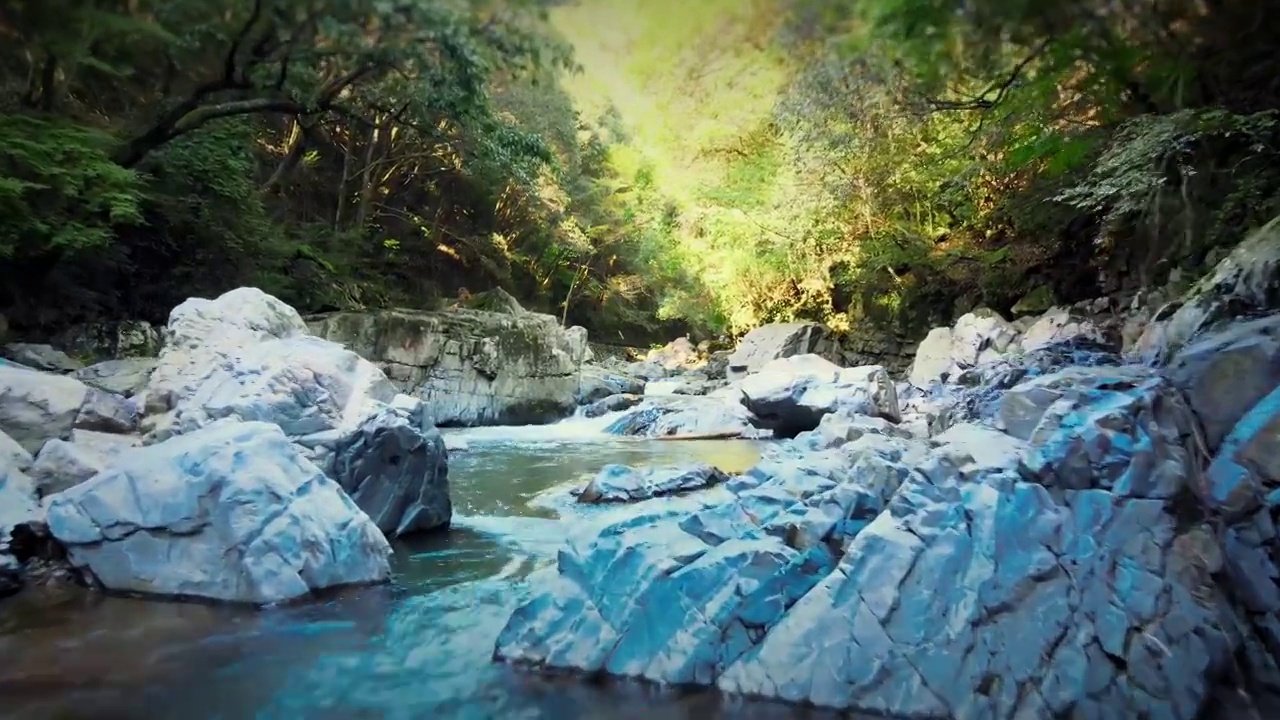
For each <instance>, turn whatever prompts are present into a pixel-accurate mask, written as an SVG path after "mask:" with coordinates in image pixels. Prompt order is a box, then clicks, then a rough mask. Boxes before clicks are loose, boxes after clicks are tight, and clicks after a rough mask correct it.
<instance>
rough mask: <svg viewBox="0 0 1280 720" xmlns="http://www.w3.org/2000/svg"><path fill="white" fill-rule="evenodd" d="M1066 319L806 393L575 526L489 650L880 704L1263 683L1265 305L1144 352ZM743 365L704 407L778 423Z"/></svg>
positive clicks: (1268, 634)
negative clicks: (873, 381) (793, 413)
mask: <svg viewBox="0 0 1280 720" xmlns="http://www.w3.org/2000/svg"><path fill="white" fill-rule="evenodd" d="M1051 312H1053V311H1051ZM1073 318H1074V316H1072V315H1070V314H1062V313H1057V314H1052V315H1051V316H1050V317H1049V319H1048V320H1044V323H1043V326H1042V327H1041V328H1040V329H1039V330H1036V331H1035V332H1032V331H1031V329H1034V328H1036V323H1038V322H1041V320H1043V318H1041V320H1037V319H1034V318H1033V319H1031V321H1030V322H1029V323H1028V324H1026V325H1024V328H1023V330H1022V331H1019V330H1018V329H1017V328H1012V326H1009V327H1006V325H1007V324H1003V321H1001V320H999V318H994V317H991V316H989V315H987V316H982V315H979V316H977V317H976V318H975V319H974V320H973V321H972V322H970V323H968V324H967V326H962V327H960V328H959V329H948V333H947V335H948V337H946V338H945V340H946V343H945V353H943V352H942V351H939V353H938V357H936V358H933V360H930V358H929V357H927V356H926V358H925V360H926V361H931V362H934V365H935V367H937V368H941V369H937V370H936V375H937V377H935V376H934V375H935V371H934V370H929V371H928V372H927V373H922V375H927V376H928V381H927V382H923V383H922V387H911V386H897V387H896V388H894V404H895V405H896V406H897V408H898V411H899V412H898V416H899V417H896V418H889V417H885V415H886V413H882V412H880V411H879V408H878V407H877V403H875V402H869V403H868V402H863V403H847V404H837V405H835V406H832V407H830V408H826V409H825V411H824V412H820V413H815V415H816V417H806V418H805V421H804V422H803V423H795V424H794V425H793V427H797V428H801V429H802V430H803V431H801V432H799V433H798V434H796V436H795V438H794V440H789V441H784V442H782V443H780V444H778V445H776V446H774V447H773V449H772V450H771V451H770V452H769V453H767V454H766V456H765V457H764V458H763V459H762V460H761V462H760V463H758V464H757V465H756V466H755V467H754V468H752V469H750V470H748V471H746V472H745V473H742V474H740V475H737V476H733V477H730V478H729V479H728V480H727V481H726V482H725V483H723V484H722V490H723V492H724V494H722V495H715V494H708V495H705V496H702V503H701V504H694V505H683V506H680V507H674V506H673V507H671V508H668V509H661V510H655V509H654V508H653V507H650V506H646V507H645V508H644V509H643V510H642V511H641V510H638V511H637V512H636V513H633V514H632V515H630V516H626V517H624V518H623V519H619V520H617V521H616V522H613V523H611V524H609V525H607V526H606V527H603V528H602V529H600V530H598V531H597V532H593V533H588V534H585V535H581V536H577V537H574V538H571V539H570V540H569V541H568V542H567V543H566V544H565V545H564V546H563V547H562V548H561V550H560V552H559V554H558V556H557V560H556V564H555V566H554V568H552V569H550V570H549V571H548V572H547V573H546V574H545V576H542V577H540V578H539V579H538V582H537V584H535V586H534V587H535V588H536V591H535V592H534V593H533V594H532V595H531V597H530V598H529V599H528V600H527V601H525V602H524V603H523V604H522V605H521V606H520V607H519V608H518V609H517V610H516V611H515V612H514V613H513V614H512V616H511V618H510V619H509V621H508V623H507V625H506V627H505V628H504V630H503V632H502V634H501V635H500V637H499V638H498V640H497V643H496V650H495V652H496V657H498V658H499V659H501V660H504V661H507V662H511V663H514V664H517V665H520V666H525V667H535V668H544V669H562V670H563V669H568V670H576V671H582V672H589V673H601V672H602V673H606V674H609V675H616V676H623V677H631V678H638V679H643V680H648V681H652V682H657V683H662V684H694V685H705V686H714V687H717V688H719V689H721V690H723V691H725V692H729V693H735V694H745V695H751V696H761V697H767V698H773V699H779V700H784V701H788V702H794V703H801V704H808V705H817V706H822V707H829V708H835V709H840V710H847V711H853V712H860V713H871V714H875V715H877V716H885V717H897V718H949V719H956V720H961V719H963V720H969V719H971V718H972V719H974V720H976V719H978V718H984V719H985V718H1007V719H1009V720H1013V719H1015V718H1039V717H1072V718H1097V719H1099V720H1101V719H1104V718H1117V719H1118V718H1127V717H1152V718H1162V719H1166V718H1167V719H1171V720H1182V719H1185V720H1192V719H1194V718H1202V717H1211V716H1213V712H1215V711H1217V710H1221V708H1222V707H1225V706H1224V705H1223V703H1224V701H1223V698H1226V697H1231V698H1239V697H1244V698H1246V699H1247V700H1248V702H1250V703H1252V702H1255V701H1261V700H1262V699H1263V698H1264V696H1267V695H1268V693H1269V691H1268V688H1280V667H1278V666H1277V663H1276V661H1275V660H1274V651H1273V649H1272V648H1273V646H1274V643H1273V642H1272V640H1271V639H1272V638H1274V637H1280V632H1278V631H1280V615H1277V613H1280V562H1278V561H1277V560H1275V558H1280V536H1278V534H1277V532H1276V530H1275V527H1276V526H1275V522H1276V520H1277V519H1278V517H1280V465H1277V462H1276V460H1275V458H1277V457H1280V446H1278V445H1277V441H1276V438H1277V437H1280V419H1278V418H1280V390H1277V389H1276V386H1277V385H1280V378H1275V377H1274V376H1273V374H1274V372H1275V368H1276V367H1277V364H1276V359H1275V356H1276V352H1275V348H1273V347H1272V345H1274V343H1273V342H1272V340H1273V339H1274V333H1273V330H1272V328H1273V327H1274V325H1275V321H1274V318H1272V319H1259V320H1249V319H1247V318H1246V319H1243V320H1236V321H1235V322H1227V321H1222V322H1218V323H1217V324H1215V325H1214V327H1213V330H1212V331H1211V332H1208V333H1202V334H1200V335H1198V336H1196V337H1195V338H1192V339H1191V341H1190V342H1188V343H1184V344H1183V345H1182V346H1179V348H1178V350H1177V352H1176V353H1174V352H1171V353H1170V355H1169V356H1170V357H1171V358H1172V360H1171V362H1170V363H1169V364H1168V366H1167V367H1159V368H1156V367H1149V366H1145V365H1140V364H1133V363H1131V362H1129V361H1127V360H1126V359H1125V358H1123V357H1121V356H1120V355H1119V354H1117V353H1116V344H1115V343H1114V339H1113V338H1109V337H1106V336H1105V334H1104V333H1103V332H1101V331H1100V330H1099V329H1098V328H1096V327H1095V326H1092V325H1090V324H1089V323H1087V322H1083V321H1077V320H1075V319H1073ZM939 335H941V334H939ZM941 345H942V343H941V341H939V346H941ZM943 360H945V365H946V366H945V368H943V367H942V364H943V363H942V361H943ZM836 370H837V372H844V371H843V370H840V369H839V368H837V369H836ZM753 377H755V376H753V375H748V376H747V377H746V378H745V379H743V380H740V381H738V382H736V383H734V384H731V385H730V386H729V387H728V388H725V389H724V390H723V391H717V392H715V393H713V394H712V396H711V397H710V398H707V399H711V400H718V401H722V402H725V403H731V400H732V394H733V393H734V392H738V393H741V392H742V391H743V389H744V388H750V387H752V385H753V384H755V385H758V386H759V388H760V389H759V390H757V391H756V395H755V398H754V399H753V398H752V396H751V394H750V391H749V390H748V392H747V393H746V398H747V399H745V400H743V401H741V403H742V405H743V406H744V408H743V409H745V410H747V411H748V413H749V415H748V416H747V421H748V422H750V423H753V424H754V425H761V424H768V420H764V422H762V420H763V419H764V418H770V417H777V416H778V415H780V413H779V412H776V411H770V410H769V409H767V408H765V407H764V405H763V404H762V402H761V401H762V400H764V399H765V398H769V399H771V400H772V401H776V402H783V401H785V403H787V405H788V407H796V408H803V407H805V403H804V401H803V399H802V398H803V397H804V395H805V393H806V392H810V390H809V389H807V387H806V385H805V383H798V384H796V383H792V384H788V383H785V382H779V381H777V380H776V379H775V380H769V379H767V378H764V377H760V378H758V379H756V380H753V379H752V378H753ZM944 378H945V381H943V379H944ZM1229 378H1230V379H1234V380H1235V386H1232V380H1230V379H1229ZM808 382H809V383H810V384H811V385H810V386H811V387H815V388H817V387H825V388H834V387H837V386H838V383H837V381H836V380H835V377H834V376H833V377H830V378H828V377H826V376H824V377H823V378H822V379H821V380H819V381H813V380H810V381H808ZM775 386H776V387H775ZM857 395H858V393H856V392H848V391H847V390H846V392H843V393H841V394H840V397H842V398H847V397H853V396H857ZM654 400H657V398H653V399H650V400H646V403H642V404H641V405H638V406H637V407H636V408H635V409H633V410H632V411H631V412H633V413H637V412H639V413H644V412H649V413H656V412H657V407H656V406H654V405H651V404H650V403H652V402H653V401H654ZM663 400H664V401H667V402H670V400H669V399H667V398H663ZM646 405H648V407H646ZM877 415H879V417H877ZM664 416H665V415H664ZM630 417H631V418H632V420H630V421H628V422H639V420H638V418H639V415H632V416H630ZM624 419H625V418H624ZM775 422H776V421H775ZM650 424H652V423H650ZM630 472H633V471H631V470H627V473H630ZM619 475H620V476H624V477H626V476H627V475H626V474H625V473H623V472H622V471H621V470H620V471H619ZM620 495H624V496H625V494H624V493H620ZM1242 688H1243V690H1242ZM1241 692H1243V693H1244V694H1243V695H1241ZM1215 709H1216V710H1215ZM1218 716H1219V717H1220V716H1221V714H1220V713H1219V715H1218Z"/></svg>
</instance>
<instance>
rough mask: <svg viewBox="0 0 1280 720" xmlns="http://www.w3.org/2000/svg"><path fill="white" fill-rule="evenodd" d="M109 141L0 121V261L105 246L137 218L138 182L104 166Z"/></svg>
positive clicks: (27, 120) (68, 126)
mask: <svg viewBox="0 0 1280 720" xmlns="http://www.w3.org/2000/svg"><path fill="white" fill-rule="evenodd" d="M110 143H111V139H110V137H109V136H106V135H104V134H102V133H99V132H96V131H94V130H92V129H90V128H86V127H83V126H80V125H77V124H75V123H69V122H63V121H58V120H45V119H39V118H34V117H23V116H0V258H5V259H6V260H10V261H12V262H19V261H21V260H22V259H23V258H26V257H30V256H33V255H42V254H45V253H49V252H55V253H73V254H74V253H80V252H85V251H93V250H100V249H101V248H103V247H104V246H107V245H110V244H111V241H112V237H113V228H114V227H116V226H118V225H126V224H136V223H138V222H140V221H141V219H142V212H141V200H142V189H143V187H142V183H141V181H140V179H139V178H138V176H137V175H136V174H135V173H133V172H131V171H129V170H126V169H124V168H122V167H120V166H119V165H116V164H115V163H113V162H111V160H110V159H109V158H108V157H107V155H106V151H107V150H108V149H109V148H110Z"/></svg>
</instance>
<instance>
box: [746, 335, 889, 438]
mask: <svg viewBox="0 0 1280 720" xmlns="http://www.w3.org/2000/svg"><path fill="white" fill-rule="evenodd" d="M737 390H738V392H739V397H740V400H741V402H742V404H743V406H744V407H746V408H747V409H748V410H750V411H751V413H752V414H753V415H755V416H756V417H757V418H758V419H759V424H760V425H761V426H764V427H768V428H770V429H772V430H773V431H774V432H775V433H776V434H778V435H780V436H794V435H796V434H797V433H800V432H804V431H807V430H813V429H814V428H816V427H817V426H818V423H819V422H820V421H821V420H822V417H823V416H824V415H827V414H830V413H833V412H837V411H840V410H844V411H847V412H858V413H861V414H863V415H870V416H876V417H882V418H884V419H886V420H889V421H891V422H898V421H899V420H901V419H902V413H901V410H900V408H899V407H898V393H897V388H896V387H895V386H894V384H893V382H892V381H890V379H889V374H888V373H887V372H885V370H884V368H882V367H880V366H878V365H868V366H864V367H856V368H841V367H839V366H837V365H836V364H834V363H832V362H830V361H828V360H825V359H823V358H821V357H819V356H817V355H793V356H791V357H786V358H779V359H777V360H772V361H770V362H768V363H766V364H764V365H763V366H761V367H760V369H759V371H758V372H756V373H754V374H752V375H748V376H747V377H745V378H743V379H742V380H741V381H740V383H739V384H738V386H737Z"/></svg>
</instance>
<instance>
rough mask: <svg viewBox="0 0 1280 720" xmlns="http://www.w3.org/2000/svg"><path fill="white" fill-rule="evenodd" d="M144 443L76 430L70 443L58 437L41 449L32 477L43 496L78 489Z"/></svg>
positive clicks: (122, 436)
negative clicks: (127, 452) (120, 457)
mask: <svg viewBox="0 0 1280 720" xmlns="http://www.w3.org/2000/svg"><path fill="white" fill-rule="evenodd" d="M139 444H140V442H139V440H138V438H135V437H133V436H130V435H111V434H107V433H99V432H94V431H92V430H72V431H71V439H70V440H61V439H58V438H54V439H53V440H50V441H48V442H46V443H45V444H44V447H42V448H40V452H39V453H38V454H37V455H36V457H35V461H34V462H33V463H32V464H31V468H30V470H29V471H28V474H29V475H30V476H31V479H32V480H33V481H35V486H36V490H37V491H38V492H39V494H40V496H41V497H48V496H50V495H53V494H55V493H59V492H62V491H63V490H67V489H68V488H72V487H75V486H76V485H79V484H80V483H82V482H84V481H86V480H88V479H90V478H92V477H93V476H94V475H97V474H98V473H100V472H102V471H103V470H106V469H107V467H108V466H109V465H110V464H111V463H112V462H113V461H114V460H116V459H117V458H118V457H119V456H120V455H121V454H122V453H124V452H126V451H128V450H129V449H131V448H135V447H137V446H138V445H139Z"/></svg>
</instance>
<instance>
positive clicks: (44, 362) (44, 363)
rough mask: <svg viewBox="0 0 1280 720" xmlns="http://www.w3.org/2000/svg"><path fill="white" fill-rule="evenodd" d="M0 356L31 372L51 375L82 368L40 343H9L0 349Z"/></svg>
mask: <svg viewBox="0 0 1280 720" xmlns="http://www.w3.org/2000/svg"><path fill="white" fill-rule="evenodd" d="M0 355H2V356H3V357H4V358H6V359H8V360H11V361H13V362H15V363H18V364H19V365H23V366H25V367H29V368H31V369H32V370H42V371H44V372H53V373H69V372H74V371H76V370H79V369H80V368H82V367H84V363H81V362H80V361H78V360H76V359H74V358H72V357H71V356H69V355H67V354H66V353H65V352H63V351H61V350H59V349H57V348H55V347H53V346H52V345H43V344H40V343H9V344H8V345H5V346H4V347H3V348H0Z"/></svg>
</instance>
